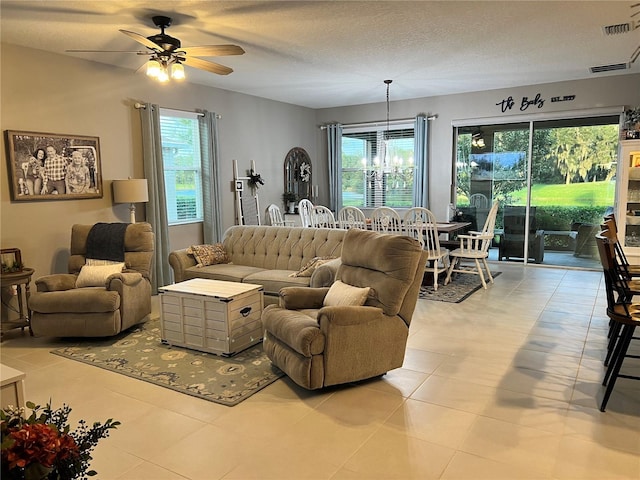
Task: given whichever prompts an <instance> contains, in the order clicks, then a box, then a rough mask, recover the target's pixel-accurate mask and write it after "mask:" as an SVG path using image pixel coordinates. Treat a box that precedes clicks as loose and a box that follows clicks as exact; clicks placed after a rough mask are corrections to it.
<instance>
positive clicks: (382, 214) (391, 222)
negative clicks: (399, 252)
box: [371, 207, 402, 234]
mask: <svg viewBox="0 0 640 480" xmlns="http://www.w3.org/2000/svg"><path fill="white" fill-rule="evenodd" d="M371 228H372V229H373V230H374V231H376V232H381V233H392V234H401V233H402V218H401V217H400V215H399V214H398V212H397V211H395V210H394V209H393V208H389V207H378V208H376V209H375V210H374V211H373V213H372V214H371Z"/></svg>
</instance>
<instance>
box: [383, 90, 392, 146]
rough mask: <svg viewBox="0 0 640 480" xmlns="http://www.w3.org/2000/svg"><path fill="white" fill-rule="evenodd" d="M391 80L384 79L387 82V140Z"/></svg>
mask: <svg viewBox="0 0 640 480" xmlns="http://www.w3.org/2000/svg"><path fill="white" fill-rule="evenodd" d="M391 82H393V80H385V81H384V83H386V84H387V140H389V85H391Z"/></svg>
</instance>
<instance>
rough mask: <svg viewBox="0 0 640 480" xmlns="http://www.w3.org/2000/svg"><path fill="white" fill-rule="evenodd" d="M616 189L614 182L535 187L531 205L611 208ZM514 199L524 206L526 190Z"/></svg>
mask: <svg viewBox="0 0 640 480" xmlns="http://www.w3.org/2000/svg"><path fill="white" fill-rule="evenodd" d="M615 188H616V187H615V183H614V182H589V183H571V184H569V185H534V186H533V187H531V203H532V204H533V205H540V206H545V205H554V206H576V207H581V206H584V207H587V206H609V205H613V201H614V197H615V191H616V190H615ZM513 197H514V199H517V200H518V203H521V204H524V203H525V201H526V198H527V192H526V189H523V190H520V191H518V192H514V193H513Z"/></svg>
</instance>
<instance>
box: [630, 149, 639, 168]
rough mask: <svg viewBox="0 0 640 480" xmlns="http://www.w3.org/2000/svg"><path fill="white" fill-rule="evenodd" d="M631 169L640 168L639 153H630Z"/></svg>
mask: <svg viewBox="0 0 640 480" xmlns="http://www.w3.org/2000/svg"><path fill="white" fill-rule="evenodd" d="M631 167H632V168H635V167H640V152H631Z"/></svg>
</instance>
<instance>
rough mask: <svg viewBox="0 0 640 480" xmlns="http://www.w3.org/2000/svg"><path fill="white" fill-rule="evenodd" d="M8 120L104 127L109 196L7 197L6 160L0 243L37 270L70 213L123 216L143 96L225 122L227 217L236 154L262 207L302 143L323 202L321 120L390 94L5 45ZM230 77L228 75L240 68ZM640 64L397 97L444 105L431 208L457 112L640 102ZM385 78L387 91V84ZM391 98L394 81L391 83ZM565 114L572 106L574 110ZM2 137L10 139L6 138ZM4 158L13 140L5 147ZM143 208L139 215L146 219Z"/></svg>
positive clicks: (52, 263) (4, 120) (62, 247)
mask: <svg viewBox="0 0 640 480" xmlns="http://www.w3.org/2000/svg"><path fill="white" fill-rule="evenodd" d="M0 48H1V58H0V62H1V63H0V72H1V90H0V93H1V102H2V103H1V117H0V125H1V127H2V130H26V131H35V132H50V133H62V134H79V135H90V136H97V137H100V147H101V157H102V176H103V179H104V185H103V186H104V191H105V196H104V198H102V199H92V200H72V201H69V200H68V201H47V202H11V201H10V199H9V189H8V178H7V162H6V158H3V161H2V168H1V170H0V202H1V203H0V212H1V221H0V244H1V246H2V248H8V247H18V248H20V249H21V250H22V254H23V259H24V261H25V263H26V264H28V265H29V266H31V267H33V268H35V269H36V275H35V276H36V277H37V276H40V275H44V274H47V273H51V272H62V271H65V270H66V261H67V257H68V245H69V234H70V229H71V225H73V224H74V223H94V222H96V221H103V222H113V221H127V220H128V208H127V206H126V205H115V206H114V205H113V204H112V197H111V189H110V183H111V180H113V179H121V178H127V177H128V176H131V177H134V178H141V177H142V176H143V166H142V148H141V139H140V122H139V115H138V112H137V111H136V110H135V109H134V108H133V103H135V102H136V101H147V102H152V103H158V104H159V105H160V106H162V107H167V108H177V109H184V110H192V111H193V110H195V109H198V108H204V109H207V110H210V111H215V112H217V113H219V114H221V115H222V117H223V118H222V120H221V122H220V154H221V159H222V178H221V184H222V187H223V191H225V192H226V193H225V195H224V197H223V199H222V211H223V218H224V225H225V227H228V226H230V225H232V224H233V223H234V221H235V216H234V195H233V193H232V192H231V189H230V183H231V180H232V179H233V174H232V160H233V159H237V160H238V165H239V168H240V173H241V174H244V172H245V171H246V170H247V169H248V168H249V166H250V161H251V160H255V162H256V169H257V170H258V172H259V173H260V174H261V175H262V177H263V178H264V179H265V180H266V185H265V186H263V187H260V190H259V197H260V204H261V207H262V208H261V209H262V210H263V211H264V210H265V209H266V207H267V206H268V205H269V203H277V204H280V203H281V199H280V197H281V194H282V191H283V187H284V185H283V162H284V157H285V155H286V153H287V152H288V151H289V150H290V149H291V148H292V147H296V146H297V147H302V148H304V149H305V150H306V151H307V152H308V153H309V155H310V156H311V160H312V164H313V183H314V184H318V185H319V186H320V195H319V199H318V203H327V202H328V197H327V188H328V179H327V167H326V134H325V132H324V131H321V130H320V129H319V128H318V126H319V125H321V124H325V123H330V122H335V121H337V122H341V123H359V122H367V121H376V120H383V119H384V116H385V114H386V109H385V107H384V103H383V102H381V103H376V104H369V105H359V106H351V107H343V108H332V109H323V110H316V111H314V110H310V109H307V108H303V107H297V106H294V105H289V104H284V103H280V102H274V101H271V100H266V99H262V98H258V97H252V96H248V95H243V94H238V93H234V92H231V91H227V90H222V89H215V88H209V87H204V86H201V85H193V84H171V85H165V86H161V85H158V84H155V83H153V82H151V81H149V80H148V79H147V78H146V77H145V76H144V75H140V74H137V75H136V74H134V73H133V72H132V71H130V70H124V69H118V68H115V67H112V66H107V65H102V64H100V63H96V62H87V61H84V60H79V59H74V58H70V57H68V56H62V55H54V54H51V53H45V52H42V51H38V50H31V49H25V48H22V47H16V46H12V45H6V44H1V45H0ZM223 81H225V82H228V85H229V86H230V87H231V86H232V85H233V75H230V76H228V77H224V79H223ZM638 85H640V75H637V74H636V75H623V76H608V77H597V78H594V79H591V80H584V81H578V82H563V83H556V84H546V85H539V86H531V87H518V88H513V89H504V90H496V91H490V92H478V93H470V94H463V95H450V96H441V97H427V98H419V99H414V100H406V101H397V102H396V101H392V105H391V118H410V117H413V116H415V115H416V114H417V113H427V114H437V115H438V118H437V119H436V120H434V121H432V122H431V124H430V125H431V134H430V153H431V164H430V170H429V187H430V204H431V208H432V209H433V210H434V211H435V212H436V215H439V216H444V215H446V208H447V205H448V203H449V197H450V191H451V183H452V175H451V173H452V168H451V165H452V163H451V162H452V157H453V155H452V146H453V129H452V126H451V125H452V121H453V120H458V119H465V118H483V117H506V116H509V117H512V118H513V119H514V120H515V119H516V118H517V116H518V115H523V113H521V112H520V111H519V110H518V108H517V106H516V107H514V109H513V110H512V111H510V112H508V113H505V114H502V113H501V112H500V108H499V107H498V106H497V105H496V103H497V102H499V101H501V100H502V99H503V98H507V97H508V96H510V95H511V96H513V97H514V98H515V99H516V100H517V101H519V98H521V97H522V96H529V97H534V96H535V95H536V93H541V95H542V96H543V98H547V99H549V98H550V97H551V96H557V95H576V99H575V100H574V101H572V102H562V103H555V104H554V103H551V102H550V101H548V100H547V103H546V105H545V106H544V107H543V108H542V109H534V108H531V107H530V109H529V110H528V111H526V112H525V113H524V115H528V114H530V113H535V114H538V113H545V112H546V113H551V112H554V111H555V112H557V111H562V110H567V111H571V110H579V109H588V108H597V107H621V106H622V105H640V89H639V88H638ZM383 94H384V88H383V86H381V97H383V96H384V95H383ZM391 98H392V99H393V88H392V90H391ZM569 115H570V113H569ZM3 143H4V138H3ZM2 155H3V157H5V156H6V149H5V148H4V145H3V148H2ZM143 218H144V213H143V209H142V208H139V209H138V219H140V220H141V219H143ZM170 240H171V245H172V248H183V247H186V246H188V245H191V244H193V243H199V242H201V241H202V229H201V226H200V224H191V225H183V226H180V227H172V228H171V232H170Z"/></svg>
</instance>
